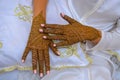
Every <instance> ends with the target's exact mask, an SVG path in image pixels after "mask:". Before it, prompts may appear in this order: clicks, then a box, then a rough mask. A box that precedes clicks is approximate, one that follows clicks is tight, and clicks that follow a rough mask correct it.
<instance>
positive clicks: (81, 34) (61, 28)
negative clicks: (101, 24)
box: [43, 14, 101, 47]
mask: <svg viewBox="0 0 120 80" xmlns="http://www.w3.org/2000/svg"><path fill="white" fill-rule="evenodd" d="M61 17H62V18H63V19H65V20H66V21H68V23H69V24H68V25H58V24H46V25H45V26H43V27H45V29H43V33H47V34H54V35H48V36H44V38H45V39H50V40H61V41H60V42H58V43H56V44H54V46H57V47H58V46H67V45H72V44H74V43H77V42H83V41H85V40H90V41H92V40H96V39H98V38H101V33H100V31H99V30H97V29H95V28H93V27H90V26H85V25H82V24H81V23H79V22H77V21H76V20H74V19H72V18H70V17H69V16H67V15H63V14H61Z"/></svg>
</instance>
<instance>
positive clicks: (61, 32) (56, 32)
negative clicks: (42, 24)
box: [43, 28, 63, 34]
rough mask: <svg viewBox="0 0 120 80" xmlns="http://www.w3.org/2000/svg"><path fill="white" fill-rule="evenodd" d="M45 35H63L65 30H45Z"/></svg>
mask: <svg viewBox="0 0 120 80" xmlns="http://www.w3.org/2000/svg"><path fill="white" fill-rule="evenodd" d="M43 33H48V34H63V30H62V28H61V29H43Z"/></svg>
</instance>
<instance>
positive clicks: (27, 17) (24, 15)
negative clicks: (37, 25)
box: [15, 4, 32, 22]
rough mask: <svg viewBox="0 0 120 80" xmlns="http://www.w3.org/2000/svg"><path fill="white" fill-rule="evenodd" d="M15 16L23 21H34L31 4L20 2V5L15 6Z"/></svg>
mask: <svg viewBox="0 0 120 80" xmlns="http://www.w3.org/2000/svg"><path fill="white" fill-rule="evenodd" d="M15 16H17V17H18V18H19V19H21V20H23V21H28V22H31V21H32V9H31V7H29V6H25V5H21V4H19V6H18V7H16V8H15Z"/></svg>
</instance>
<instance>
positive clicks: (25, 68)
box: [0, 65, 32, 73]
mask: <svg viewBox="0 0 120 80" xmlns="http://www.w3.org/2000/svg"><path fill="white" fill-rule="evenodd" d="M13 70H21V71H23V70H32V67H23V66H19V65H14V66H10V67H6V68H3V69H0V73H4V72H10V71H13Z"/></svg>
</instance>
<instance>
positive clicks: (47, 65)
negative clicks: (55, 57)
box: [44, 49, 50, 72]
mask: <svg viewBox="0 0 120 80" xmlns="http://www.w3.org/2000/svg"><path fill="white" fill-rule="evenodd" d="M44 58H45V68H46V69H45V70H46V72H47V71H50V58H49V52H48V49H45V50H44Z"/></svg>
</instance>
